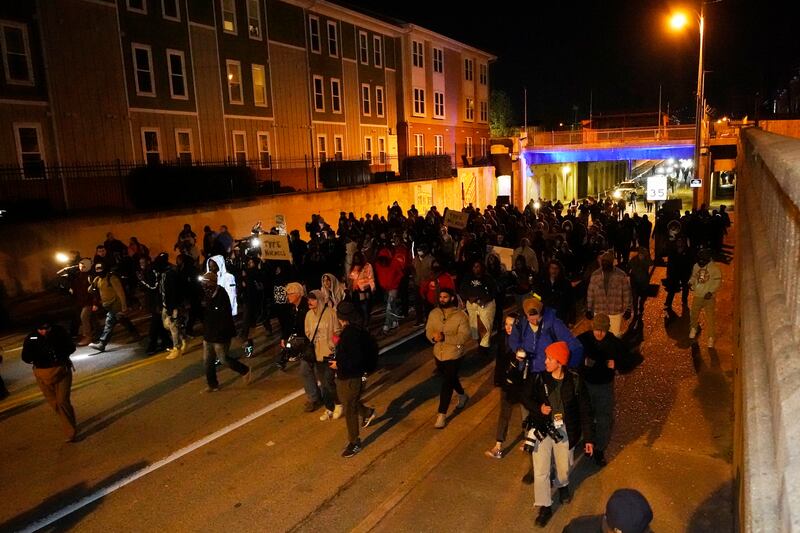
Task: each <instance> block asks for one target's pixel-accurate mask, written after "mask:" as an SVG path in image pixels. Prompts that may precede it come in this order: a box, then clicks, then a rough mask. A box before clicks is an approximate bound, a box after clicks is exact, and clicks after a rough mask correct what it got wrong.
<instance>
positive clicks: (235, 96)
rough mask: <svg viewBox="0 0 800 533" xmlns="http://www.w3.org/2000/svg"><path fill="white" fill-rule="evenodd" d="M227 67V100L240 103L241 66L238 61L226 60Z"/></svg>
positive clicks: (241, 101)
mask: <svg viewBox="0 0 800 533" xmlns="http://www.w3.org/2000/svg"><path fill="white" fill-rule="evenodd" d="M225 64H226V65H227V67H228V101H229V102H230V103H232V104H242V103H244V101H243V100H242V66H241V64H240V63H239V62H238V61H233V60H230V59H229V60H227V61H226V62H225Z"/></svg>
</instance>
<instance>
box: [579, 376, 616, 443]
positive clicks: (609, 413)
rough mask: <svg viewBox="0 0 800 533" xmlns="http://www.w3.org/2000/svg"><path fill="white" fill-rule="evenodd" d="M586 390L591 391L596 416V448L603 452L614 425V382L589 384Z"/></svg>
mask: <svg viewBox="0 0 800 533" xmlns="http://www.w3.org/2000/svg"><path fill="white" fill-rule="evenodd" d="M586 389H587V390H588V391H589V402H590V403H591V404H592V413H593V414H594V431H595V439H594V446H595V448H596V449H597V450H598V451H601V452H602V451H605V449H606V448H607V447H608V442H609V440H611V428H612V426H613V425H614V382H613V381H612V382H611V383H605V384H602V385H594V384H592V383H587V384H586Z"/></svg>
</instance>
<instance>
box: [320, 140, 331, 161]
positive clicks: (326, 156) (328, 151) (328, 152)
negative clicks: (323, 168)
mask: <svg viewBox="0 0 800 533" xmlns="http://www.w3.org/2000/svg"><path fill="white" fill-rule="evenodd" d="M320 139H322V140H323V143H324V144H325V150H320V145H319V140H320ZM322 152H325V161H330V159H331V157H330V150H328V135H327V134H326V133H318V134H317V162H318V163H324V161H322V155H321V154H322Z"/></svg>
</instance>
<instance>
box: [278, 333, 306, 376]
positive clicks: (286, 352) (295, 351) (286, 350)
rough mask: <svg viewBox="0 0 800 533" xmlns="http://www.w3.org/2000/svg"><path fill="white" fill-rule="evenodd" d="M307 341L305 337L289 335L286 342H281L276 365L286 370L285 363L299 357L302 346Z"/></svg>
mask: <svg viewBox="0 0 800 533" xmlns="http://www.w3.org/2000/svg"><path fill="white" fill-rule="evenodd" d="M306 342H308V341H307V340H306V339H305V337H300V336H299V335H296V334H294V333H293V334H291V335H289V338H288V339H286V342H285V343H284V344H283V348H281V351H280V353H279V354H278V363H277V365H278V366H279V367H280V369H281V370H286V365H287V364H289V363H293V362H295V361H297V360H298V359H300V354H302V353H303V347H304V346H305V343H306Z"/></svg>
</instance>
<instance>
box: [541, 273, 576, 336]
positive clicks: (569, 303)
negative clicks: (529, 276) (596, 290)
mask: <svg viewBox="0 0 800 533" xmlns="http://www.w3.org/2000/svg"><path fill="white" fill-rule="evenodd" d="M534 287H535V288H534V292H536V294H538V295H539V296H541V297H542V303H543V304H544V306H545V307H550V308H551V309H554V310H555V312H556V316H557V317H558V318H559V319H560V320H561V321H562V322H563V323H565V324H574V323H575V290H574V289H573V288H572V283H570V282H569V280H568V279H567V278H566V277H564V276H559V277H558V278H556V280H555V282H551V281H550V276H549V275H548V274H547V272H545V274H544V276H541V277H539V278H538V279H537V280H536V282H535V284H534Z"/></svg>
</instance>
